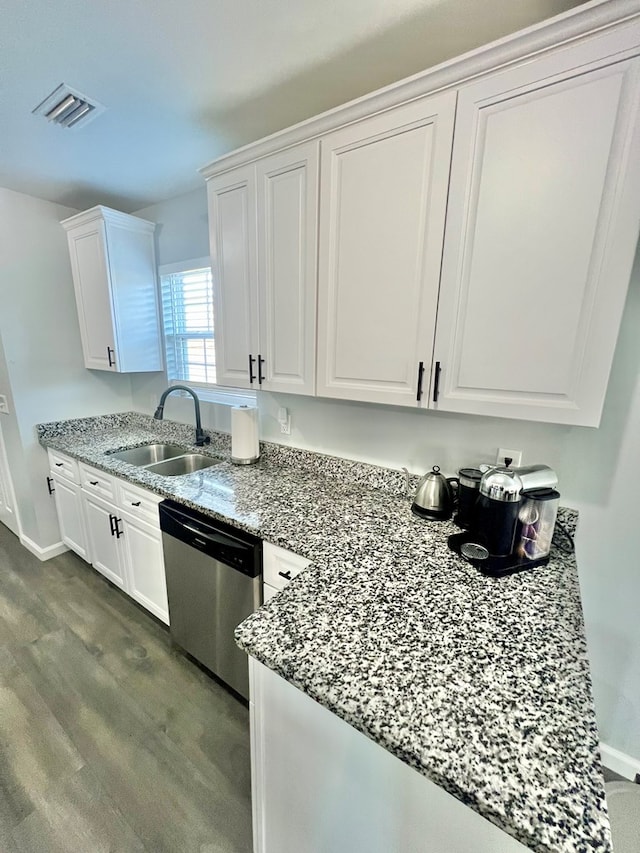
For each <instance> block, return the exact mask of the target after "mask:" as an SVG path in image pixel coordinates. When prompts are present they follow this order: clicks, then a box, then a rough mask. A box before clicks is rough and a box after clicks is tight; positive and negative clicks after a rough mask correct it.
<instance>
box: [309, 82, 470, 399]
mask: <svg viewBox="0 0 640 853" xmlns="http://www.w3.org/2000/svg"><path fill="white" fill-rule="evenodd" d="M455 103H456V95H455V93H454V92H446V93H444V94H442V95H436V96H434V97H429V98H422V99H420V100H418V101H415V102H413V103H411V104H408V105H406V106H402V107H399V108H396V109H393V110H389V111H388V112H386V113H382V114H380V115H377V116H374V117H372V118H369V119H366V120H364V121H361V122H357V123H356V124H353V125H350V126H349V127H345V128H343V129H341V130H337V131H335V132H334V133H331V134H329V135H328V136H327V137H325V138H324V139H323V140H322V154H321V170H320V174H321V179H320V247H319V279H318V384H317V391H318V394H319V395H324V396H328V397H342V398H345V399H350V400H365V401H371V402H374V403H396V404H399V405H406V406H416V405H425V404H426V393H424V394H423V395H421V400H420V401H418V400H417V397H418V396H419V395H418V393H417V392H418V376H419V372H421V371H420V365H422V368H423V370H424V373H425V385H426V382H428V377H429V372H430V369H431V355H432V350H433V336H434V328H435V316H436V307H437V300H438V283H439V278H440V260H441V255H442V239H443V230H444V218H445V211H446V202H447V186H448V180H449V163H450V160H451V144H452V135H453V121H454V112H455ZM422 390H423V391H425V390H426V388H425V386H423V389H422Z"/></svg>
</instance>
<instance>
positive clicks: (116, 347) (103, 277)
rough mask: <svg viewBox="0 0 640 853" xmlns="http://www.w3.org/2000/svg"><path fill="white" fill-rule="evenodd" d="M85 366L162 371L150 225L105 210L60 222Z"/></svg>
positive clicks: (132, 217)
mask: <svg viewBox="0 0 640 853" xmlns="http://www.w3.org/2000/svg"><path fill="white" fill-rule="evenodd" d="M62 225H63V226H64V228H65V230H66V231H67V238H68V241H69V253H70V257H71V270H72V274H73V283H74V287H75V294H76V303H77V307H78V319H79V321H80V335H81V338H82V349H83V352H84V362H85V366H86V367H89V368H93V369H95V370H110V371H115V372H118V373H132V372H144V371H152V370H162V367H163V362H162V345H161V340H160V324H159V314H158V293H157V279H156V262H155V251H154V238H153V232H154V229H155V225H154V224H153V223H151V222H147V221H145V220H143V219H139V218H138V217H136V216H129V215H128V214H125V213H120V212H119V211H116V210H111V209H110V208H107V207H102V206H98V207H94V208H92V209H91V210H87V211H85V212H84V213H79V214H77V215H76V216H72V217H71V218H70V219H65V220H64V222H63V223H62Z"/></svg>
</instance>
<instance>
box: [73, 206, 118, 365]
mask: <svg viewBox="0 0 640 853" xmlns="http://www.w3.org/2000/svg"><path fill="white" fill-rule="evenodd" d="M69 251H70V256H71V269H72V271H73V280H74V283H75V284H76V302H77V305H78V318H79V321H80V336H81V338H82V348H83V350H84V356H85V366H86V367H91V368H94V369H96V370H116V367H115V364H113V363H111V364H110V363H109V362H110V361H111V362H113V361H114V359H113V358H111V359H109V351H111V352H115V346H116V344H115V335H114V331H113V306H112V303H111V288H110V287H109V277H108V259H107V255H106V234H105V227H104V222H101V221H94V222H92V223H90V224H89V225H84V226H82V227H81V228H79V229H78V230H77V231H75V232H74V233H73V237H72V238H70V239H69Z"/></svg>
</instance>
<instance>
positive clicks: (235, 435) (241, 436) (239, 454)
mask: <svg viewBox="0 0 640 853" xmlns="http://www.w3.org/2000/svg"><path fill="white" fill-rule="evenodd" d="M259 456H260V445H259V442H258V410H257V409H256V408H251V407H249V406H234V407H233V408H232V409H231V461H232V462H234V463H235V464H236V465H249V464H250V463H251V462H257V461H258V458H259Z"/></svg>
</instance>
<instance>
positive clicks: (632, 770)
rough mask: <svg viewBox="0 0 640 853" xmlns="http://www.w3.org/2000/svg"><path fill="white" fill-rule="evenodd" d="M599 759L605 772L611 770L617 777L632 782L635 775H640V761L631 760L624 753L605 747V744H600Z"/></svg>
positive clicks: (636, 759)
mask: <svg viewBox="0 0 640 853" xmlns="http://www.w3.org/2000/svg"><path fill="white" fill-rule="evenodd" d="M600 757H601V758H602V763H603V764H604V766H605V767H606V768H607V770H612V771H613V772H614V773H617V774H618V775H619V776H624V778H625V779H631V781H633V780H634V779H635V777H636V773H640V759H638V758H632V757H631V756H630V755H627V753H626V752H620V750H619V749H614V748H613V747H612V746H607V744H606V743H601V744H600Z"/></svg>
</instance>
